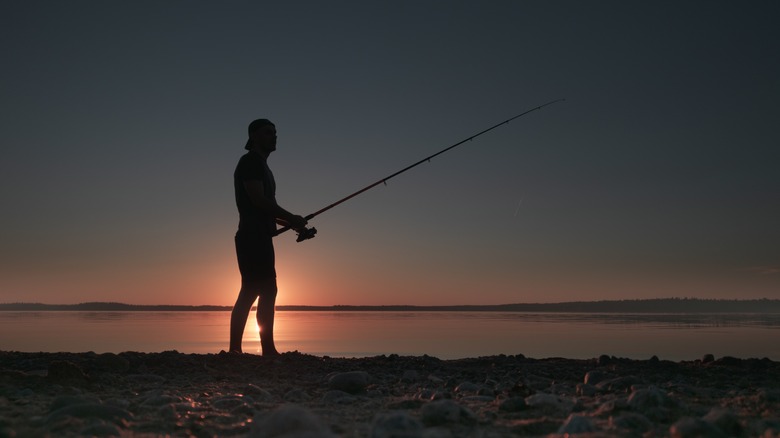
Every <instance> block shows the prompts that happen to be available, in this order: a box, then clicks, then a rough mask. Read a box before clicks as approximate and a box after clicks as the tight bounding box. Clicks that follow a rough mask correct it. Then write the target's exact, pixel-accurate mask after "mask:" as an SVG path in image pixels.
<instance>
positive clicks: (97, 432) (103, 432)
mask: <svg viewBox="0 0 780 438" xmlns="http://www.w3.org/2000/svg"><path fill="white" fill-rule="evenodd" d="M79 435H81V436H89V437H102V436H105V437H109V436H117V437H118V436H120V435H121V432H120V431H119V428H117V427H116V426H115V425H113V424H106V423H100V424H92V425H89V426H87V427H85V428H84V429H82V430H81V432H80V434H79Z"/></svg>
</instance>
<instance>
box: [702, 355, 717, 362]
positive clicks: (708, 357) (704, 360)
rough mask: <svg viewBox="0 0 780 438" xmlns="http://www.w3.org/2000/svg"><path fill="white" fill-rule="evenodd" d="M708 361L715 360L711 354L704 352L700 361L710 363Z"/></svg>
mask: <svg viewBox="0 0 780 438" xmlns="http://www.w3.org/2000/svg"><path fill="white" fill-rule="evenodd" d="M710 362H715V356H714V355H712V354H705V355H704V356H703V357H702V358H701V363H710Z"/></svg>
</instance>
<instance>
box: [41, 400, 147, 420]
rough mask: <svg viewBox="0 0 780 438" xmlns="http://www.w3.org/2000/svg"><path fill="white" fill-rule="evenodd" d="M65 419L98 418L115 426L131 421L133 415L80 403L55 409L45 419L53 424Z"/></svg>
mask: <svg viewBox="0 0 780 438" xmlns="http://www.w3.org/2000/svg"><path fill="white" fill-rule="evenodd" d="M67 417H74V418H98V419H101V420H106V421H110V422H112V423H116V424H124V423H125V422H127V421H130V420H132V418H133V414H131V413H130V412H128V411H126V410H124V409H120V408H117V407H116V406H107V405H101V404H97V403H82V404H78V405H70V406H65V407H63V408H60V409H57V410H56V411H54V412H52V413H51V414H49V416H48V417H46V422H47V423H54V422H57V421H60V420H62V419H63V418H67Z"/></svg>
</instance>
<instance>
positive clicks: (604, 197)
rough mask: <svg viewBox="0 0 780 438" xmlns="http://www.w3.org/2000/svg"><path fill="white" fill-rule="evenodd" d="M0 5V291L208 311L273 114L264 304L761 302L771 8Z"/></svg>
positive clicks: (778, 46) (770, 275) (778, 139)
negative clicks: (271, 264)
mask: <svg viewBox="0 0 780 438" xmlns="http://www.w3.org/2000/svg"><path fill="white" fill-rule="evenodd" d="M263 3H264V4H263V5H261V3H260V2H248V1H234V2H204V1H164V2H159V1H132V2H105V1H74V2H61V1H34V0H33V1H26V0H25V1H5V2H2V3H0V17H1V18H0V50H1V52H0V53H1V54H2V65H3V67H2V69H0V79H1V81H0V93H1V94H0V111H2V114H1V116H0V144H1V145H2V155H1V161H0V205H2V210H1V211H2V213H0V302H17V301H24V302H46V303H78V302H85V301H120V302H126V303H136V304H192V305H201V304H219V305H230V304H232V303H233V301H234V299H235V296H236V293H237V289H238V285H239V274H238V270H237V268H236V264H235V255H234V249H233V235H234V233H235V229H236V225H237V222H238V214H237V212H236V208H235V204H234V198H233V186H232V173H233V169H234V167H235V164H236V163H237V161H238V159H239V157H240V156H241V155H242V154H243V153H244V150H243V148H242V147H243V145H244V143H245V141H246V126H247V124H248V123H249V122H250V121H251V120H252V119H255V118H259V117H267V118H270V119H271V120H273V121H274V122H275V123H276V125H277V129H278V131H279V146H278V150H277V152H275V153H274V154H273V155H272V156H271V158H270V160H269V164H270V165H271V168H272V169H273V170H274V173H275V175H276V180H277V186H278V190H277V197H278V200H279V202H280V204H281V205H283V206H284V207H286V208H287V209H288V210H291V211H293V212H296V213H299V214H301V215H305V214H308V213H311V212H313V211H316V210H319V209H320V208H322V207H324V206H325V205H328V204H330V203H331V202H334V201H336V200H337V199H340V198H342V197H344V196H346V195H348V194H350V193H352V192H354V191H356V190H358V189H360V188H362V187H364V186H366V185H368V184H370V183H372V182H374V181H376V180H378V179H380V178H382V177H385V176H387V175H389V174H391V173H393V172H395V171H397V170H399V169H401V168H403V167H405V166H406V165H409V164H411V163H413V162H415V161H417V160H419V159H422V158H423V157H425V156H427V155H430V154H432V153H434V152H436V151H438V150H440V149H443V148H445V147H447V146H449V145H451V144H453V143H455V142H457V141H460V140H462V139H463V138H466V137H469V136H471V135H473V134H475V133H477V132H479V131H481V130H482V129H485V128H487V127H489V126H492V125H493V124H495V123H498V122H500V121H502V120H505V119H507V118H509V117H512V116H514V115H516V114H519V113H520V112H522V111H524V110H526V109H529V108H532V107H535V106H538V105H541V104H543V103H545V102H548V101H550V100H553V99H558V98H566V99H567V100H566V102H563V103H557V104H555V105H551V106H548V107H546V108H544V109H542V110H540V111H536V112H533V113H531V114H529V115H527V116H524V117H522V118H520V119H517V120H515V121H514V122H512V123H510V124H508V125H505V126H502V127H501V128H499V129H497V130H495V131H493V132H491V133H489V134H486V135H484V136H482V137H480V138H479V139H477V140H475V141H474V142H469V143H466V144H464V145H462V146H460V147H459V148H456V149H454V150H452V151H450V152H447V153H446V154H444V155H442V156H440V157H438V158H436V159H434V160H432V161H431V163H430V164H428V163H426V164H424V165H421V166H419V167H417V168H415V169H413V170H411V171H409V172H407V173H405V174H403V175H401V176H399V177H397V178H395V179H393V180H391V181H390V182H389V183H388V185H387V187H384V186H379V187H376V188H374V189H372V190H371V191H369V192H366V193H364V194H362V195H360V196H359V197H357V198H355V199H353V200H351V201H349V202H347V203H345V204H343V205H341V206H339V207H336V208H335V209H333V210H330V211H328V212H326V213H324V214H322V215H321V216H319V217H317V218H316V219H314V220H313V221H312V222H311V225H313V226H315V227H317V228H318V230H319V234H318V236H317V237H316V238H315V239H313V240H310V241H307V242H304V243H296V242H295V235H294V234H293V233H287V234H284V235H282V236H280V237H278V238H277V239H276V248H277V272H278V275H279V285H280V295H279V300H278V304H310V305H333V304H418V305H428V304H441V305H446V304H500V303H515V302H558V301H577V300H601V299H635V298H653V297H702V298H762V297H767V298H780V225H779V224H780V171H778V167H780V149H779V148H778V145H780V129H779V126H780V125H778V122H779V121H780V56H778V54H780V27H778V26H777V23H778V22H780V3H778V2H774V1H755V2H731V1H729V2H725V1H698V2H695V1H694V2H679V1H669V2H625V1H598V2H582V1H552V2H547V1H535V2H523V1H488V2H483V1H468V2H464V1H423V2H419V1H393V2H360V1H335V2H321V1H302V2H300V1H292V2H263Z"/></svg>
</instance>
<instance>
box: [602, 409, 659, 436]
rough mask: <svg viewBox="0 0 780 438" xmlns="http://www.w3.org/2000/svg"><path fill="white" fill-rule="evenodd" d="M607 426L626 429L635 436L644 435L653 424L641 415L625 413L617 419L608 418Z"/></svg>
mask: <svg viewBox="0 0 780 438" xmlns="http://www.w3.org/2000/svg"><path fill="white" fill-rule="evenodd" d="M609 425H610V426H611V427H616V428H620V429H628V430H630V431H632V432H634V433H636V434H644V433H645V432H647V431H649V430H650V429H652V428H653V422H652V421H650V420H649V419H648V418H647V417H645V416H644V415H642V414H638V413H635V412H626V413H623V414H621V415H620V416H618V417H609Z"/></svg>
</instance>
